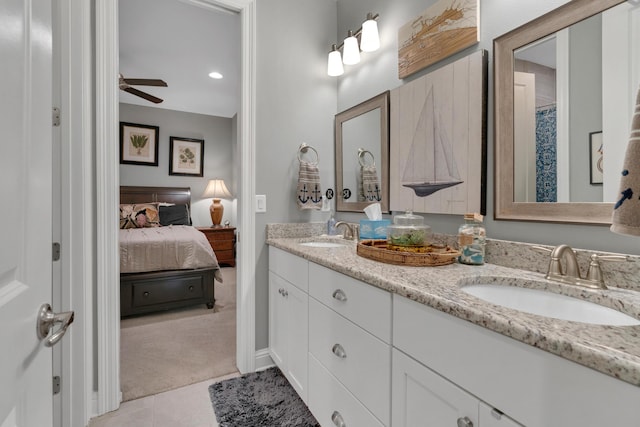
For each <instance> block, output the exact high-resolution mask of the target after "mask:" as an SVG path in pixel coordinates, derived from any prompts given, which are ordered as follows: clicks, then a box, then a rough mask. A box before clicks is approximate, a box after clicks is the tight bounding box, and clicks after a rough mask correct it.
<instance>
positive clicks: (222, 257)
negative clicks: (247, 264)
mask: <svg viewBox="0 0 640 427" xmlns="http://www.w3.org/2000/svg"><path fill="white" fill-rule="evenodd" d="M214 252H215V254H216V259H217V260H218V262H229V261H235V258H234V256H233V251H219V250H217V249H216V250H215V251H214Z"/></svg>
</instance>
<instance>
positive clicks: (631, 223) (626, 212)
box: [605, 89, 640, 236]
mask: <svg viewBox="0 0 640 427" xmlns="http://www.w3.org/2000/svg"><path fill="white" fill-rule="evenodd" d="M605 149H606V147H605ZM611 231H613V232H614V233H620V234H630V235H632V236H640V89H638V94H637V96H636V107H635V110H634V114H633V119H632V121H631V134H630V136H629V145H628V146H627V151H626V153H625V156H624V163H623V167H622V177H621V178H620V193H619V194H618V197H617V198H616V204H615V206H614V209H613V220H612V224H611Z"/></svg>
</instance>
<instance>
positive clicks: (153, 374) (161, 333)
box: [120, 267, 237, 401]
mask: <svg viewBox="0 0 640 427" xmlns="http://www.w3.org/2000/svg"><path fill="white" fill-rule="evenodd" d="M222 273H223V277H224V283H223V284H221V283H218V282H216V283H215V297H216V303H215V306H214V308H213V309H211V310H210V309H207V308H206V307H205V305H204V304H203V305H201V306H196V307H190V308H185V309H179V310H171V311H167V312H163V313H153V314H148V315H144V316H137V317H130V318H125V319H122V320H121V322H120V326H121V329H120V387H121V390H122V398H123V401H127V400H133V399H138V398H141V397H144V396H149V395H152V394H158V393H161V392H164V391H167V390H173V389H176V388H179V387H183V386H186V385H189V384H194V383H196V382H200V381H205V380H207V379H211V378H216V377H220V376H222V375H225V374H229V373H233V372H236V371H237V368H236V286H235V285H236V277H235V273H236V271H235V268H229V267H224V268H223V269H222Z"/></svg>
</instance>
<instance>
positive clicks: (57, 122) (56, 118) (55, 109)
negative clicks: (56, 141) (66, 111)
mask: <svg viewBox="0 0 640 427" xmlns="http://www.w3.org/2000/svg"><path fill="white" fill-rule="evenodd" d="M53 126H55V127H57V126H60V109H59V108H58V107H53Z"/></svg>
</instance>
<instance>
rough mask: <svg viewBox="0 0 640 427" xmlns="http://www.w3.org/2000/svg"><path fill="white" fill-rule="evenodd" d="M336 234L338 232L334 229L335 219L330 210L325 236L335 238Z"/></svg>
mask: <svg viewBox="0 0 640 427" xmlns="http://www.w3.org/2000/svg"><path fill="white" fill-rule="evenodd" d="M337 233H338V230H337V229H336V218H335V216H334V213H333V209H332V210H331V216H330V217H329V220H328V221H327V234H328V235H329V236H335V235H336V234H337Z"/></svg>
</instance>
